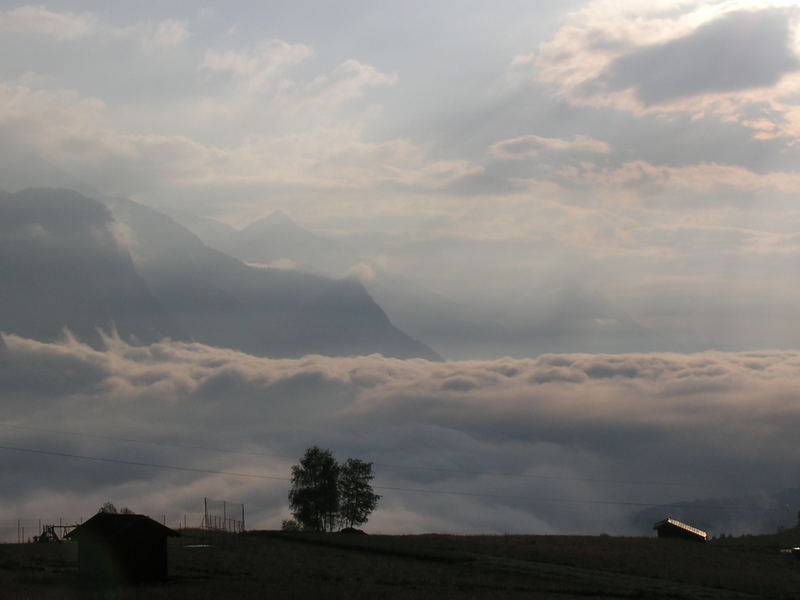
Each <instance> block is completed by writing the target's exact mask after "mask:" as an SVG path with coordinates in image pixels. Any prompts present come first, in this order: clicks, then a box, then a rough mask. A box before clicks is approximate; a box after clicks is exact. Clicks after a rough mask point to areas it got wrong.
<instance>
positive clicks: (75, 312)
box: [0, 189, 186, 344]
mask: <svg viewBox="0 0 800 600" xmlns="http://www.w3.org/2000/svg"><path fill="white" fill-rule="evenodd" d="M114 226H115V223H114V219H113V217H112V216H111V214H110V213H109V211H108V210H107V209H106V208H105V207H104V206H103V205H101V204H100V203H98V202H96V201H94V200H91V199H89V198H86V197H84V196H82V195H80V194H78V193H77V192H72V191H69V190H54V189H28V190H24V191H22V192H18V193H16V194H7V193H3V192H0V281H2V286H0V331H4V332H7V333H16V334H18V335H22V336H25V337H30V338H34V339H40V340H53V339H55V338H57V337H58V336H60V335H61V333H62V330H63V329H64V328H65V327H69V329H70V330H71V331H72V332H73V333H74V334H75V335H77V336H78V337H79V338H80V339H82V340H84V341H87V342H90V343H98V344H99V343H100V342H101V339H100V335H99V333H98V331H97V329H98V328H102V329H104V330H105V331H111V330H112V329H116V331H117V332H118V333H119V334H120V335H121V336H122V337H124V338H125V339H134V340H135V341H137V342H140V343H150V342H154V341H156V340H158V339H160V338H162V337H172V338H176V339H186V334H185V332H184V331H183V330H182V329H181V328H180V326H178V325H177V323H176V322H175V320H174V319H172V318H171V317H170V316H169V315H168V314H167V312H166V311H165V310H164V308H163V306H162V304H161V303H160V302H159V300H158V299H157V298H156V297H155V296H154V295H153V294H152V293H151V290H150V289H149V288H148V287H147V284H146V283H145V281H144V280H143V279H142V277H141V276H140V274H139V273H138V272H137V271H136V268H135V267H134V264H133V262H132V260H131V257H130V254H129V253H128V249H127V248H126V247H125V246H124V244H123V243H121V240H120V239H119V238H118V236H117V235H116V234H117V231H116V230H115V227H114Z"/></svg>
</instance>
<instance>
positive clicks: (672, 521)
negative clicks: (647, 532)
mask: <svg viewBox="0 0 800 600" xmlns="http://www.w3.org/2000/svg"><path fill="white" fill-rule="evenodd" d="M665 526H672V527H677V528H678V529H683V530H684V531H688V532H689V533H693V534H695V535H696V536H698V537H701V538H703V539H708V532H706V531H703V530H702V529H698V528H697V527H692V526H691V525H687V524H686V523H684V522H683V521H678V519H673V518H672V517H667V518H666V519H662V520H661V521H659V522H658V523H656V524H655V525H653V529H661V528H662V527H665Z"/></svg>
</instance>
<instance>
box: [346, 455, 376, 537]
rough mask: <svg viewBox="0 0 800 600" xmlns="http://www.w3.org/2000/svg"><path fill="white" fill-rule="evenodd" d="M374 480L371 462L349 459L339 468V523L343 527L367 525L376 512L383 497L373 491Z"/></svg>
mask: <svg viewBox="0 0 800 600" xmlns="http://www.w3.org/2000/svg"><path fill="white" fill-rule="evenodd" d="M374 478H375V475H373V473H372V463H371V462H364V461H363V460H359V459H357V458H348V459H347V461H345V463H344V464H343V465H341V466H340V467H339V479H338V489H339V521H340V523H341V525H342V526H343V527H356V526H357V525H362V524H364V523H366V522H367V519H368V518H369V515H370V513H371V512H372V511H373V510H375V507H376V506H377V505H378V500H380V498H381V497H380V496H379V495H378V494H375V493H374V492H373V491H372V485H371V484H370V481H372V480H373V479H374Z"/></svg>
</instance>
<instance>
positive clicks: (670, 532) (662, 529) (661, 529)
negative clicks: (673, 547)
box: [653, 517, 708, 542]
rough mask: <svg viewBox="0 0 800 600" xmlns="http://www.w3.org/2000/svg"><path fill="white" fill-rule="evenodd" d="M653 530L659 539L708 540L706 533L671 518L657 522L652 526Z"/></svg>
mask: <svg viewBox="0 0 800 600" xmlns="http://www.w3.org/2000/svg"><path fill="white" fill-rule="evenodd" d="M653 529H655V530H656V531H657V532H658V537H660V538H678V539H682V540H692V541H695V542H705V541H707V540H708V533H707V532H705V531H703V530H702V529H698V528H697V527H692V526H691V525H687V524H686V523H683V522H681V521H678V519H673V518H671V517H667V518H666V519H664V520H663V521H659V522H658V523H656V524H655V525H653Z"/></svg>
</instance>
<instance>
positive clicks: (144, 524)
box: [65, 512, 180, 540]
mask: <svg viewBox="0 0 800 600" xmlns="http://www.w3.org/2000/svg"><path fill="white" fill-rule="evenodd" d="M142 531H147V532H148V533H149V532H152V533H153V534H156V535H158V534H160V535H163V536H164V537H167V536H170V537H175V536H180V533H178V532H177V531H175V530H173V529H170V528H169V527H167V526H165V525H162V524H161V523H159V522H158V521H154V520H153V519H151V518H150V517H148V516H145V515H120V514H115V513H102V512H101V513H97V514H96V515H94V516H93V517H92V518H91V519H89V520H88V521H86V522H85V523H84V524H83V525H79V526H78V527H76V528H75V529H73V530H72V531H70V532H69V533H68V534H67V535H66V536H65V537H67V538H70V539H74V540H80V538H81V536H83V535H89V536H91V537H104V538H108V537H111V538H113V537H117V536H125V535H128V534H132V533H134V532H142Z"/></svg>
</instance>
